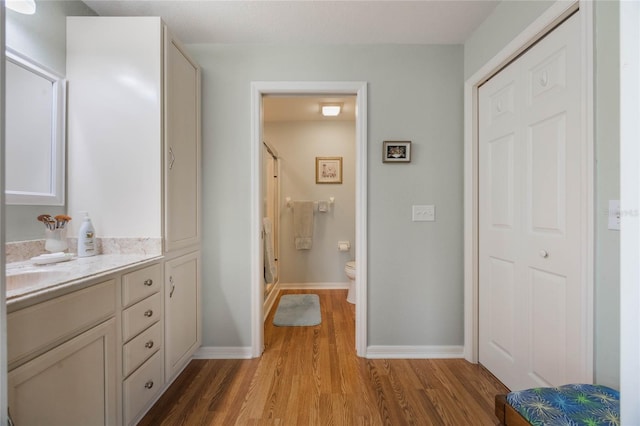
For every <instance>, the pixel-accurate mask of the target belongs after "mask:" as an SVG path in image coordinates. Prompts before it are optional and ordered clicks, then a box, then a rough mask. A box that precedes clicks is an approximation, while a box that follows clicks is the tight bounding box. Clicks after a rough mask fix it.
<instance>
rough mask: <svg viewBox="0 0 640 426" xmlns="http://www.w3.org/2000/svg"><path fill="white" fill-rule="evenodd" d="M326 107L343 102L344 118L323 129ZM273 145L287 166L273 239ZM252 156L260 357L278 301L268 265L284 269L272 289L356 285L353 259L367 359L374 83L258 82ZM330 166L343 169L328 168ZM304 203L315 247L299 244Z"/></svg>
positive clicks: (255, 337)
mask: <svg viewBox="0 0 640 426" xmlns="http://www.w3.org/2000/svg"><path fill="white" fill-rule="evenodd" d="M323 105H332V106H340V107H341V108H342V114H344V115H343V116H342V117H340V116H338V117H340V118H333V120H332V121H331V122H332V123H333V124H332V125H330V126H326V125H325V126H321V124H322V123H323V121H322V120H323V118H322V115H321V107H322V106H323ZM314 114H315V115H314ZM310 117H314V118H313V119H311V118H310ZM324 120H325V121H324V123H327V122H329V121H328V120H331V119H324ZM285 123H286V124H285ZM303 123H304V124H303ZM320 127H322V129H320ZM345 141H348V142H345ZM265 143H266V144H267V145H268V146H269V147H270V149H271V151H272V153H274V152H275V153H276V155H275V157H277V160H278V163H279V172H278V176H279V179H278V181H277V184H278V190H276V191H273V192H279V199H278V201H276V202H277V203H278V205H279V208H280V213H279V221H278V224H277V226H278V234H277V236H275V237H274V236H271V237H270V239H268V240H265V239H264V235H265V234H264V229H265V228H264V218H265V217H266V216H267V215H268V209H269V207H268V206H269V205H270V204H271V203H272V201H271V200H267V199H266V197H267V196H266V191H265V189H266V185H265V183H266V182H268V181H269V180H270V178H266V177H265V176H267V174H266V173H267V170H266V169H268V168H269V167H270V166H269V164H268V163H269V162H268V157H269V156H272V154H270V153H267V154H268V156H267V161H266V162H265V155H267V154H265V151H264V149H265V148H264V146H265V145H264V144H265ZM252 159H253V167H252V188H253V191H252V261H251V266H252V287H251V288H252V298H251V300H252V356H253V357H259V356H260V355H261V354H262V351H263V348H264V318H265V314H266V313H267V312H268V309H269V308H270V307H271V304H272V303H273V300H275V297H273V298H272V300H271V304H270V303H269V300H268V299H269V297H270V294H269V293H270V291H267V292H266V293H265V290H266V289H267V287H266V284H268V283H266V280H265V275H266V274H265V272H267V271H266V268H265V266H266V267H269V264H270V263H271V265H273V266H275V267H274V268H273V269H272V271H269V272H277V277H278V280H279V284H276V285H273V286H272V289H273V290H271V291H275V294H277V289H278V285H282V286H283V288H293V287H294V286H295V287H297V288H300V287H303V288H304V287H306V288H316V289H318V288H322V289H329V288H348V284H349V282H348V280H347V277H346V274H345V264H346V263H347V262H348V261H350V260H355V262H356V276H357V277H358V278H357V281H356V284H355V286H354V293H355V299H356V300H357V305H356V318H355V323H356V330H355V342H354V346H355V348H356V352H357V354H358V355H359V356H365V353H366V204H367V203H366V83H363V82H312V83H304V82H254V83H253V84H252ZM328 168H331V170H333V171H335V173H333V172H332V173H323V170H325V169H328ZM273 192H272V193H273ZM299 201H310V207H311V208H312V210H313V215H312V216H313V220H314V222H315V223H314V226H313V235H311V236H310V238H311V247H312V249H299V248H296V246H295V240H294V239H295V236H294V233H295V232H297V231H296V229H294V228H295V227H294V226H293V216H292V215H293V209H292V208H291V207H293V206H294V204H295V203H296V202H299ZM274 220H275V219H272V220H271V221H272V222H273V221H274ZM273 225H274V224H273V223H271V230H272V231H273V229H274V226H273ZM276 239H279V241H280V245H279V247H278V248H277V249H278V250H279V254H278V257H277V262H274V260H275V259H274V260H272V261H267V259H266V257H267V256H265V254H267V255H268V254H269V253H268V252H269V251H272V252H275V250H273V249H275V247H272V248H271V250H270V249H269V248H268V247H267V246H266V245H265V241H267V242H272V243H273V242H274V241H275V240H276ZM289 243H290V244H289ZM313 248H315V249H316V250H313ZM287 286H288V287H287ZM345 297H346V292H345ZM265 302H266V303H265Z"/></svg>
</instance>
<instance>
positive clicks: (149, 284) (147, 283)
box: [144, 278, 153, 287]
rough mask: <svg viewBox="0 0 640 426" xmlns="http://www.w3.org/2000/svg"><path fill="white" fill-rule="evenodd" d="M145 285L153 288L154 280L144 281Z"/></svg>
mask: <svg viewBox="0 0 640 426" xmlns="http://www.w3.org/2000/svg"><path fill="white" fill-rule="evenodd" d="M144 285H146V286H147V287H151V286H152V285H153V280H152V279H151V278H149V279H146V280H144Z"/></svg>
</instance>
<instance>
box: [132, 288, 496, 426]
mask: <svg viewBox="0 0 640 426" xmlns="http://www.w3.org/2000/svg"><path fill="white" fill-rule="evenodd" d="M295 293H315V294H318V295H319V296H320V306H321V310H322V324H320V325H318V326H315V327H275V326H273V324H272V322H273V315H274V313H275V308H276V307H277V302H276V303H275V304H274V309H273V310H272V312H271V313H270V315H269V317H268V318H267V321H266V322H265V351H264V354H263V356H262V358H260V359H252V360H193V361H191V363H190V364H189V365H188V366H187V368H186V369H185V370H184V371H183V373H182V374H181V375H180V376H179V377H178V378H177V379H176V380H175V382H174V383H173V384H172V385H171V387H170V388H169V389H168V390H167V392H166V393H165V394H164V395H163V396H162V397H161V398H160V400H159V401H158V402H157V403H156V404H155V405H154V406H153V407H152V409H151V410H150V411H149V412H148V413H147V415H146V416H145V417H144V418H143V419H142V421H141V422H140V423H139V424H140V425H154V426H155V425H456V426H458V425H496V424H498V420H497V418H495V416H494V415H493V406H494V405H493V398H494V396H495V395H496V394H500V393H506V392H507V389H506V388H505V387H504V386H503V385H502V384H501V383H500V382H499V381H498V380H496V379H495V378H494V377H493V376H492V375H491V374H490V373H489V372H487V371H486V370H485V369H484V368H483V367H481V366H479V365H474V364H470V363H468V362H466V361H464V360H461V359H448V360H447V359H445V360H422V359H421V360H417V359H407V360H404V359H403V360H399V359H393V360H367V359H363V358H358V357H357V356H356V354H355V344H354V342H355V308H354V306H353V305H351V304H349V303H347V301H346V290H322V291H319V290H314V291H286V292H282V293H281V295H282V294H295Z"/></svg>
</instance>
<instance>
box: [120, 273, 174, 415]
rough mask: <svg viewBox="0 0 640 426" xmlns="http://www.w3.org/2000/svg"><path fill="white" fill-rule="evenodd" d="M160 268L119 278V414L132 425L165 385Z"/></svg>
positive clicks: (127, 274)
mask: <svg viewBox="0 0 640 426" xmlns="http://www.w3.org/2000/svg"><path fill="white" fill-rule="evenodd" d="M161 289H162V264H160V263H157V264H154V265H151V266H147V267H144V268H141V269H138V270H135V271H132V272H129V273H126V274H124V275H123V276H122V321H121V323H122V378H123V382H122V412H123V424H125V425H130V424H133V423H134V421H135V420H137V418H138V417H139V415H140V414H141V412H142V411H143V410H145V409H146V408H149V405H150V403H151V402H152V401H153V400H154V398H155V397H156V396H157V395H158V393H159V392H160V391H161V390H162V388H163V385H164V382H165V381H164V368H163V361H164V351H163V349H164V343H163V340H164V339H163V321H162V319H163V304H162V292H161V291H160V290H161Z"/></svg>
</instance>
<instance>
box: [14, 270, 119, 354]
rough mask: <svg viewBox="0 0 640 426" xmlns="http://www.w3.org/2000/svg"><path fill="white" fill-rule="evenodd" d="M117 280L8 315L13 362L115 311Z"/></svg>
mask: <svg viewBox="0 0 640 426" xmlns="http://www.w3.org/2000/svg"><path fill="white" fill-rule="evenodd" d="M115 290H116V281H115V280H109V281H105V282H103V283H100V284H96V285H94V286H91V287H88V288H85V289H82V290H78V291H76V292H73V293H70V294H67V295H64V296H61V297H57V298H55V299H52V300H49V301H46V302H43V303H38V304H37V305H33V306H30V307H28V308H25V309H21V310H19V311H16V312H12V313H10V314H9V315H7V351H8V358H9V364H11V363H12V362H14V361H16V360H19V359H21V358H23V357H25V356H27V355H29V354H31V353H38V352H40V351H41V350H44V349H48V348H50V347H52V346H54V345H56V344H58V343H61V342H63V341H65V340H68V339H69V338H71V337H73V336H75V335H77V334H78V333H80V332H82V331H84V330H86V329H88V328H89V327H90V326H92V325H94V324H97V323H99V322H100V321H102V320H104V319H107V318H108V317H109V316H111V315H113V314H114V312H115V302H116V292H115Z"/></svg>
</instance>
